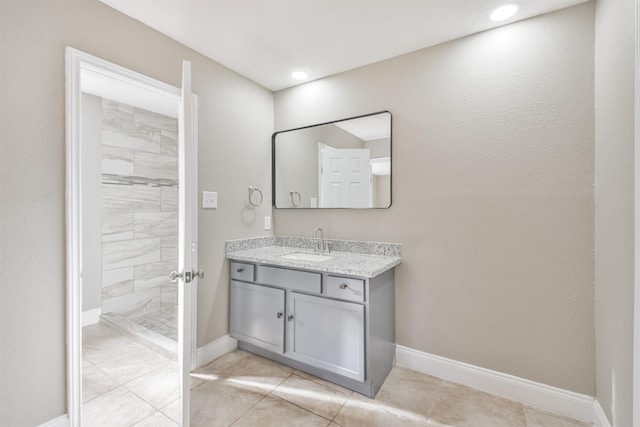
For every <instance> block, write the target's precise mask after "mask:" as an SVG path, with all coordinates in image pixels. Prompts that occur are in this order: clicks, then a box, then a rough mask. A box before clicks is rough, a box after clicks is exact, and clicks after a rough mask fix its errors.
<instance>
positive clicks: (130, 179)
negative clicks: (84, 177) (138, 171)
mask: <svg viewBox="0 0 640 427" xmlns="http://www.w3.org/2000/svg"><path fill="white" fill-rule="evenodd" d="M102 183H103V184H114V185H148V186H150V187H176V188H177V187H178V181H177V180H175V179H167V178H147V177H145V176H135V175H115V174H111V173H103V174H102Z"/></svg>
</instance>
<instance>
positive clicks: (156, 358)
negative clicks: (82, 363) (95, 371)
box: [83, 337, 173, 384]
mask: <svg viewBox="0 0 640 427" xmlns="http://www.w3.org/2000/svg"><path fill="white" fill-rule="evenodd" d="M107 341H109V342H110V345H109V346H104V345H102V344H101V345H99V346H97V347H96V348H95V349H94V350H91V351H85V352H84V355H85V357H86V359H87V360H88V361H89V362H91V363H93V364H94V365H95V366H96V367H97V368H99V369H100V370H102V371H103V372H104V373H105V374H107V375H109V376H110V377H111V378H112V379H113V380H114V381H116V382H117V383H118V384H124V383H127V382H129V381H131V380H133V379H135V378H138V377H140V376H142V375H144V374H146V373H149V372H151V371H153V370H155V369H158V368H160V367H164V366H167V365H169V364H171V363H173V362H172V361H170V360H169V359H167V358H166V357H164V356H161V355H159V354H158V353H156V352H154V351H152V350H149V349H147V348H145V347H143V346H141V345H140V344H137V343H135V342H133V341H131V340H129V339H128V338H125V337H120V339H108V340H107ZM98 347H101V348H98ZM83 349H84V343H83Z"/></svg>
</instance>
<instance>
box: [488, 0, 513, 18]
mask: <svg viewBox="0 0 640 427" xmlns="http://www.w3.org/2000/svg"><path fill="white" fill-rule="evenodd" d="M518 8H519V6H518V4H517V3H509V4H505V5H502V6H500V7H498V8H497V9H495V10H494V11H493V12H491V15H489V19H491V20H492V21H495V22H500V21H504V20H506V19H509V18H511V17H512V16H513V15H515V14H516V12H517V11H518Z"/></svg>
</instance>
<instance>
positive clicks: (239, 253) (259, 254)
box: [226, 236, 402, 278]
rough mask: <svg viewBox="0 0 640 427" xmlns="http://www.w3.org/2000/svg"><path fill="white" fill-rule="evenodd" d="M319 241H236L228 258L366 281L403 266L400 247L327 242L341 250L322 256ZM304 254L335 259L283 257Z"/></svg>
mask: <svg viewBox="0 0 640 427" xmlns="http://www.w3.org/2000/svg"><path fill="white" fill-rule="evenodd" d="M316 241H317V239H308V238H290V237H279V236H269V237H265V238H256V239H242V240H234V241H228V242H227V245H226V256H227V258H228V259H230V260H233V261H245V262H253V263H258V264H270V265H277V266H281V267H290V268H300V269H305V270H313V271H321V272H326V273H334V274H344V275H348V276H358V277H366V278H372V277H376V276H378V275H379V274H381V273H384V272H385V271H387V270H389V269H391V268H393V267H395V266H396V265H398V264H400V263H401V262H402V257H401V256H400V245H398V244H393V243H376V242H361V241H347V240H341V241H338V240H327V242H329V245H330V247H335V248H337V249H336V250H335V251H333V250H332V251H331V252H330V253H328V254H321V253H319V252H314V251H313V249H312V248H313V244H314V243H315V242H316ZM345 249H346V250H345ZM349 249H353V250H359V251H358V252H353V251H349ZM301 252H302V253H317V254H319V255H327V256H330V257H332V258H331V259H329V260H326V261H321V262H314V261H306V260H295V259H287V258H282V256H283V255H288V254H292V253H301Z"/></svg>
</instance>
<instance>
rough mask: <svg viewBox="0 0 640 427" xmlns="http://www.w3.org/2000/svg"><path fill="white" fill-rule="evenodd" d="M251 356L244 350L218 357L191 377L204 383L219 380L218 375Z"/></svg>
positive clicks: (194, 372)
mask: <svg viewBox="0 0 640 427" xmlns="http://www.w3.org/2000/svg"><path fill="white" fill-rule="evenodd" d="M249 354H250V353H247V352H246V351H242V350H236V351H232V352H231V353H227V354H225V355H223V356H220V357H218V358H217V359H216V360H214V361H213V362H211V363H209V364H208V365H206V366H203V367H202V368H198V369H196V370H195V371H193V373H192V374H191V376H192V377H195V378H199V379H201V380H203V381H209V380H215V379H217V377H218V374H220V373H221V372H223V371H224V370H225V369H228V368H230V367H231V366H233V365H235V364H236V363H238V362H239V361H241V360H243V359H245V358H246V357H248V356H249Z"/></svg>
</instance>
